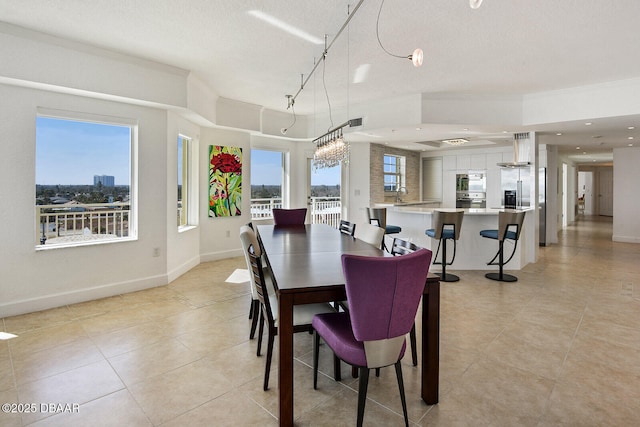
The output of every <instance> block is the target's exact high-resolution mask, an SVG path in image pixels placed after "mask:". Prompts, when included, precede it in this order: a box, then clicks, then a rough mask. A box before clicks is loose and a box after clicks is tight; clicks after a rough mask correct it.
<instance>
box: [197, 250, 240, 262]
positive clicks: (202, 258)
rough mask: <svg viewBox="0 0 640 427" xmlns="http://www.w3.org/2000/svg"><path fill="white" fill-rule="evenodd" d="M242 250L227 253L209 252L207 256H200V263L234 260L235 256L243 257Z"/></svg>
mask: <svg viewBox="0 0 640 427" xmlns="http://www.w3.org/2000/svg"><path fill="white" fill-rule="evenodd" d="M243 255H244V254H243V253H242V249H231V250H228V251H219V252H209V253H208V254H202V255H200V262H209V261H218V260H221V259H227V258H234V257H237V256H243Z"/></svg>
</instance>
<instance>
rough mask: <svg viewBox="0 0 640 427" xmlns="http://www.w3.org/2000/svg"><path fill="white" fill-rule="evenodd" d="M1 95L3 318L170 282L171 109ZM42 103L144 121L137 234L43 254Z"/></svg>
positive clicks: (35, 94)
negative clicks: (38, 156) (39, 204)
mask: <svg viewBox="0 0 640 427" xmlns="http://www.w3.org/2000/svg"><path fill="white" fill-rule="evenodd" d="M0 99H1V100H2V102H0V117H2V118H3V119H2V120H0V135H1V142H0V147H1V150H2V151H1V153H0V190H1V191H0V193H1V194H2V195H3V197H2V199H1V200H0V236H2V245H1V246H0V317H2V316H7V315H12V314H19V313H24V312H29V311H36V310H40V309H44V308H50V307H55V306H58V305H63V304H69V303H73V302H79V301H84V300H88V299H94V298H98V297H103V296H109V295H114V294H118V293H122V292H128V291H133V290H138V289H143V288H146V287H150V286H157V285H160V284H163V283H166V281H167V277H166V273H167V249H166V245H167V232H166V230H167V227H166V223H167V215H166V212H167V189H166V184H165V183H166V182H167V169H166V167H165V166H164V165H166V164H167V150H166V128H167V124H166V121H167V118H166V112H165V111H162V110H157V109H152V108H145V107H138V106H132V105H127V104H121V103H115V102H110V101H103V100H96V99H90V98H85V97H77V96H72V95H65V94H58V93H52V92H44V91H40V90H34V89H28V88H22V87H13V86H6V85H2V84H0ZM38 107H45V108H51V109H59V110H67V111H76V112H84V113H92V114H97V115H104V116H115V117H124V118H128V119H131V120H134V121H137V122H138V129H139V132H138V133H139V139H138V156H139V159H140V162H139V174H138V175H139V181H138V189H139V195H140V196H139V204H138V212H139V217H138V218H139V219H138V221H139V222H138V230H139V231H138V240H136V241H130V242H120V243H110V244H102V245H94V246H85V247H71V248H61V249H56V250H42V251H38V252H36V250H35V245H36V212H35V207H34V206H35V176H36V175H35V149H36V147H35V135H36V129H35V123H36V111H37V108H38ZM154 248H160V256H159V257H153V249H154Z"/></svg>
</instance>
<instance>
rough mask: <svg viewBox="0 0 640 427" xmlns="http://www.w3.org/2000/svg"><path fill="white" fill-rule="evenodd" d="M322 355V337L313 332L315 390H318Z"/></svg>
mask: <svg viewBox="0 0 640 427" xmlns="http://www.w3.org/2000/svg"><path fill="white" fill-rule="evenodd" d="M319 353H320V335H318V331H313V389H314V390H317V389H318V355H319Z"/></svg>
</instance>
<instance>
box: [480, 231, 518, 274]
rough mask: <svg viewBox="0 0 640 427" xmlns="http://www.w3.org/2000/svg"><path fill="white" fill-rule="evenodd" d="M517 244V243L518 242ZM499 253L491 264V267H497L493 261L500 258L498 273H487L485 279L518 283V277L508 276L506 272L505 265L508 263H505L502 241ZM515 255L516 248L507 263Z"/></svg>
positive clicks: (502, 241)
mask: <svg viewBox="0 0 640 427" xmlns="http://www.w3.org/2000/svg"><path fill="white" fill-rule="evenodd" d="M516 243H517V241H516ZM498 248H499V249H498V253H497V254H496V256H495V257H493V259H492V260H491V263H490V264H489V265H495V264H493V261H494V260H495V259H496V257H497V258H498V273H487V274H485V275H484V277H486V278H487V279H491V280H497V281H499V282H517V281H518V278H517V277H516V276H512V275H511V274H506V273H505V272H504V265H505V264H506V262H505V261H504V240H501V241H500V243H499V246H498ZM514 253H515V248H514V251H513V253H512V254H511V257H509V259H508V260H507V262H509V261H510V260H511V258H512V257H513V254H514Z"/></svg>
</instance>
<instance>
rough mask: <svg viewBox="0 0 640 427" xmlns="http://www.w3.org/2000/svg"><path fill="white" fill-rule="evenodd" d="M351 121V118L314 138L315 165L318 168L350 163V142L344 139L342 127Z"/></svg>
mask: <svg viewBox="0 0 640 427" xmlns="http://www.w3.org/2000/svg"><path fill="white" fill-rule="evenodd" d="M350 122H351V120H349V121H348V122H346V123H344V124H342V125H340V126H338V127H337V128H334V129H331V130H330V131H329V132H327V133H325V134H324V135H322V136H319V137H318V138H316V139H314V140H313V143H314V144H315V146H316V151H315V153H314V154H313V165H314V168H315V169H316V170H317V169H324V168H332V167H334V166H338V165H339V164H340V162H342V163H343V164H347V163H349V143H348V142H346V141H345V140H344V136H343V135H342V128H344V127H345V126H347V125H349V124H350Z"/></svg>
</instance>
